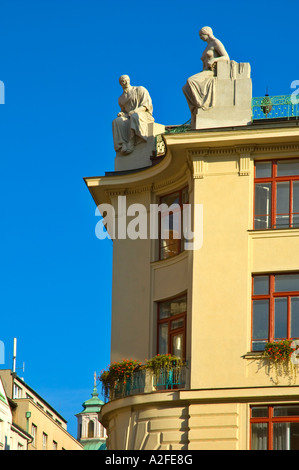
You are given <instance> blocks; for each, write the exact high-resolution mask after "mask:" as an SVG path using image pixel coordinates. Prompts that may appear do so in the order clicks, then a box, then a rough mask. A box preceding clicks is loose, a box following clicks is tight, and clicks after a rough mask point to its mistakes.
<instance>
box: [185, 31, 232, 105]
mask: <svg viewBox="0 0 299 470" xmlns="http://www.w3.org/2000/svg"><path fill="white" fill-rule="evenodd" d="M199 37H200V39H202V40H203V41H206V42H207V43H208V44H207V47H206V48H205V50H204V52H203V54H202V57H201V60H202V62H203V70H202V72H199V73H197V74H195V75H192V77H190V78H188V80H187V83H186V85H185V86H184V87H183V92H184V95H185V97H186V99H187V102H188V105H189V108H190V111H191V114H194V113H196V111H197V109H199V108H201V109H204V110H206V109H208V108H210V107H212V106H213V105H214V101H215V80H214V76H215V72H214V70H215V65H216V64H217V62H219V61H220V60H229V56H228V54H227V52H226V50H225V47H224V46H223V44H222V43H221V42H220V41H219V40H218V39H216V38H215V37H214V35H213V31H212V29H211V28H210V27H209V26H205V27H204V28H201V30H200V31H199Z"/></svg>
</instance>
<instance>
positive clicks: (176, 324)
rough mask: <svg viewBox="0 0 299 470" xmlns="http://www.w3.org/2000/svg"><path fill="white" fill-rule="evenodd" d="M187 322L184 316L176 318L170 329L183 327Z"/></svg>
mask: <svg viewBox="0 0 299 470" xmlns="http://www.w3.org/2000/svg"><path fill="white" fill-rule="evenodd" d="M184 324H185V320H184V318H179V319H178V320H174V321H172V322H171V325H170V329H171V330H176V329H177V328H183V327H184Z"/></svg>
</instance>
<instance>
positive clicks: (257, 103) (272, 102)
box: [157, 94, 299, 155]
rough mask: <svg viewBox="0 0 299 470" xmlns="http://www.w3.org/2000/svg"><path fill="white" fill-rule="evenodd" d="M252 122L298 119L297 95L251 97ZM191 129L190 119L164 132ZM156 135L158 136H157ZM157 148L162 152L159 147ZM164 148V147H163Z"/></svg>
mask: <svg viewBox="0 0 299 470" xmlns="http://www.w3.org/2000/svg"><path fill="white" fill-rule="evenodd" d="M251 110H252V116H251V120H252V122H254V121H258V120H261V119H299V96H298V98H297V96H296V95H295V94H292V95H280V96H268V95H265V96H261V97H256V98H252V101H251ZM188 131H192V128H191V119H189V121H187V122H185V123H184V124H181V125H178V126H166V128H165V134H181V133H184V132H188ZM157 137H158V136H157ZM162 141H163V139H162V135H161V136H159V137H158V138H157V143H159V145H160V147H161V146H162V143H161V142H162ZM157 150H158V152H159V153H160V155H161V154H162V151H161V148H160V149H158V146H157ZM163 150H165V147H163Z"/></svg>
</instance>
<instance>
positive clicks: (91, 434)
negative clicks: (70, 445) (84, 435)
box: [88, 421, 94, 437]
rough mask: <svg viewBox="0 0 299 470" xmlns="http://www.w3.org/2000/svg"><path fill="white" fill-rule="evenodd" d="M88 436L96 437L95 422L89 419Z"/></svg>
mask: <svg viewBox="0 0 299 470" xmlns="http://www.w3.org/2000/svg"><path fill="white" fill-rule="evenodd" d="M88 437H94V422H93V421H89V423H88Z"/></svg>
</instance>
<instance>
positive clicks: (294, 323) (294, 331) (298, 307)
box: [291, 297, 299, 338]
mask: <svg viewBox="0 0 299 470" xmlns="http://www.w3.org/2000/svg"><path fill="white" fill-rule="evenodd" d="M291 338H299V297H292V298H291Z"/></svg>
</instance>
